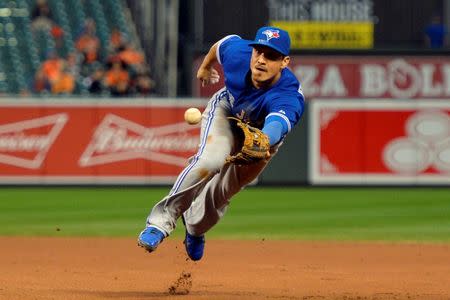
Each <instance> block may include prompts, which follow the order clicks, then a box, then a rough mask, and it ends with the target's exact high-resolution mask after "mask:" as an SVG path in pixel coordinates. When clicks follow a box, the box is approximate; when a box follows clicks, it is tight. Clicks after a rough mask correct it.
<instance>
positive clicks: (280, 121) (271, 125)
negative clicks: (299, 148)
mask: <svg viewBox="0 0 450 300" xmlns="http://www.w3.org/2000/svg"><path fill="white" fill-rule="evenodd" d="M274 103H275V105H273V106H272V107H271V109H270V112H269V114H267V116H266V118H265V121H264V127H263V128H262V132H264V133H265V134H266V135H267V136H268V137H269V141H270V145H271V146H273V145H275V144H277V143H279V142H280V141H281V139H282V138H283V137H284V136H286V135H287V134H288V133H289V132H290V131H291V129H292V128H293V127H294V126H295V125H296V124H297V123H298V121H299V120H300V117H301V115H302V114H303V99H302V101H298V99H297V97H295V98H283V99H280V98H278V99H275V101H274Z"/></svg>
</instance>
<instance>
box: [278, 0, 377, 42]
mask: <svg viewBox="0 0 450 300" xmlns="http://www.w3.org/2000/svg"><path fill="white" fill-rule="evenodd" d="M269 19H270V25H273V26H276V27H280V28H282V29H284V30H286V31H288V32H289V35H290V36H291V47H292V49H305V48H310V49H311V48H314V49H318V48H319V49H330V48H332V49H355V48H360V49H368V48H372V47H373V32H374V23H373V20H374V15H373V1H372V0H323V1H313V0H281V1H280V0H270V1H269Z"/></svg>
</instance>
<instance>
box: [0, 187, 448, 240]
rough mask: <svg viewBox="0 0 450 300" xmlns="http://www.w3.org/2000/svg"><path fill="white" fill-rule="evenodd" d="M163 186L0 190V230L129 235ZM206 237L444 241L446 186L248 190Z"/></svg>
mask: <svg viewBox="0 0 450 300" xmlns="http://www.w3.org/2000/svg"><path fill="white" fill-rule="evenodd" d="M168 190H169V189H168V188H3V189H0V235H33V236H130V237H132V236H133V237H134V236H136V235H137V234H138V233H139V231H140V230H141V229H142V228H143V226H144V224H145V218H146V216H147V214H148V213H149V212H150V209H151V208H152V206H153V204H155V203H156V202H157V201H158V200H159V199H161V198H162V197H163V196H165V194H166V193H167V192H168ZM179 224H180V226H178V228H177V230H176V231H175V232H174V234H173V235H174V236H176V237H181V236H182V235H183V229H182V227H183V226H182V225H181V223H179ZM208 238H238V239H262V238H266V239H303V240H355V241H363V240H371V241H419V242H450V189H443V188H441V189H428V188H424V189H420V188H412V189H407V188H398V189H396V188H386V189H382V188H349V189H346V188H285V189H280V188H248V189H246V190H244V191H242V192H241V193H239V194H238V195H236V196H235V197H234V198H233V200H232V203H231V205H230V207H229V210H228V212H227V214H226V215H225V217H224V218H223V219H222V220H221V222H220V223H219V224H218V225H217V226H215V227H214V228H213V229H212V230H211V231H210V232H209V233H208Z"/></svg>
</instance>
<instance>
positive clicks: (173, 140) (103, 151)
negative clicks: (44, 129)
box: [79, 114, 198, 167]
mask: <svg viewBox="0 0 450 300" xmlns="http://www.w3.org/2000/svg"><path fill="white" fill-rule="evenodd" d="M189 130H192V126H189V125H188V124H186V123H184V122H183V123H176V124H170V125H165V126H159V127H152V128H146V127H144V126H142V125H139V124H137V123H134V122H131V121H129V120H126V119H123V118H121V117H118V116H116V115H113V114H108V115H107V116H105V118H104V119H103V121H102V122H101V124H100V125H99V126H98V127H97V129H96V131H95V133H94V136H93V138H92V140H91V142H90V143H89V145H88V146H87V148H86V150H85V151H84V153H83V155H82V156H81V158H80V160H79V164H80V166H82V167H86V166H92V165H97V164H106V163H112V162H116V161H123V160H130V159H135V158H143V159H147V160H154V161H158V162H163V163H166V164H173V165H177V166H184V165H186V158H185V157H183V156H177V155H176V153H179V152H182V153H185V152H193V151H195V150H196V148H197V145H198V136H193V135H189V134H188V132H189Z"/></svg>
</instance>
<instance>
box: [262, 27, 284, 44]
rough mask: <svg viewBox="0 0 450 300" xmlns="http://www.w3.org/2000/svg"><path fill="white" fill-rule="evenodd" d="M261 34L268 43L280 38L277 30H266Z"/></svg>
mask: <svg viewBox="0 0 450 300" xmlns="http://www.w3.org/2000/svg"><path fill="white" fill-rule="evenodd" d="M262 33H263V34H265V35H266V37H267V41H270V39H277V38H279V37H280V31H279V30H272V29H267V30H264V31H263V32H262Z"/></svg>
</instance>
